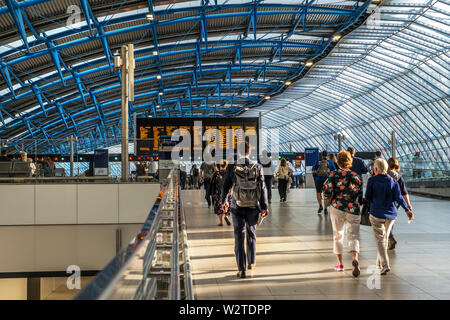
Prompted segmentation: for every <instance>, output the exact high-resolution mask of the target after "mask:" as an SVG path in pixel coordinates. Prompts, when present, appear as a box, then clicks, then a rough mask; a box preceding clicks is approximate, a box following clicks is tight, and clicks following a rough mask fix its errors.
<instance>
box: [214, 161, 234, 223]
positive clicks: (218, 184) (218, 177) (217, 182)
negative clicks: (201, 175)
mask: <svg viewBox="0 0 450 320" xmlns="http://www.w3.org/2000/svg"><path fill="white" fill-rule="evenodd" d="M227 165H228V163H227V161H226V160H222V162H221V163H220V169H219V168H218V167H214V174H213V176H212V178H211V184H210V188H211V190H210V194H211V196H212V202H213V205H214V213H215V214H216V215H217V216H218V217H219V224H218V226H223V222H224V221H226V223H227V225H231V222H230V220H229V219H228V217H229V216H230V211H229V210H228V211H226V212H225V211H223V210H222V201H221V198H220V197H221V195H222V188H223V180H224V176H225V172H226V168H227Z"/></svg>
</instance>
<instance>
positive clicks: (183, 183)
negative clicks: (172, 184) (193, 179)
mask: <svg viewBox="0 0 450 320" xmlns="http://www.w3.org/2000/svg"><path fill="white" fill-rule="evenodd" d="M186 180H187V174H186V166H182V167H181V169H180V186H181V190H184V189H186Z"/></svg>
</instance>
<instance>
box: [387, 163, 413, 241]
mask: <svg viewBox="0 0 450 320" xmlns="http://www.w3.org/2000/svg"><path fill="white" fill-rule="evenodd" d="M387 163H388V167H389V169H388V172H387V174H388V175H389V176H390V177H391V178H392V179H394V180H395V181H397V183H398V186H399V187H400V194H401V195H402V197H403V199H404V200H405V202H406V205H407V206H408V209H409V211H412V206H411V202H410V201H409V194H408V190H407V189H406V185H405V180H404V179H403V177H402V175H401V174H400V173H399V171H400V165H399V164H398V159H397V158H389V159H388V161H387ZM397 209H398V206H397ZM392 229H393V228H391V232H390V233H389V241H388V250H394V249H395V245H396V244H397V240H395V237H394V234H393V233H392Z"/></svg>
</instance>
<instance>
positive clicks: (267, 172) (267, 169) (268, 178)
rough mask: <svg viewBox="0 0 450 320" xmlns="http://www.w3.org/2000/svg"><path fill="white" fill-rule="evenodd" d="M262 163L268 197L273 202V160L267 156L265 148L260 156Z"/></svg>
mask: <svg viewBox="0 0 450 320" xmlns="http://www.w3.org/2000/svg"><path fill="white" fill-rule="evenodd" d="M259 161H260V164H261V165H262V167H263V172H264V182H265V184H266V189H267V199H268V201H269V203H272V178H273V165H272V160H271V159H270V158H269V157H268V156H267V151H266V150H263V152H262V156H261V158H260V160H259Z"/></svg>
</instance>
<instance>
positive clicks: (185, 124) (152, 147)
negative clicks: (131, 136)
mask: <svg viewBox="0 0 450 320" xmlns="http://www.w3.org/2000/svg"><path fill="white" fill-rule="evenodd" d="M200 122H201V126H200V125H196V123H197V124H200ZM136 129H137V130H136V131H137V133H136V135H137V137H136V138H137V142H136V144H137V146H136V152H137V154H138V155H150V154H155V153H157V152H158V151H159V150H158V148H159V140H160V137H161V136H165V135H173V133H174V131H175V130H176V129H185V130H187V131H189V133H190V136H191V150H192V152H194V151H195V150H200V149H201V151H203V149H204V148H205V147H206V145H207V144H208V143H211V142H213V141H214V138H212V140H209V141H210V142H208V141H203V139H202V137H203V135H204V134H205V132H207V130H208V129H218V131H219V132H220V133H221V138H222V142H219V145H220V147H221V148H222V149H224V150H227V149H231V148H232V149H233V150H234V151H236V148H237V145H238V144H239V143H240V142H241V141H244V140H243V139H244V135H243V133H244V132H245V135H246V136H254V138H255V141H256V145H255V146H254V145H253V144H252V145H251V148H252V149H256V150H253V151H256V153H258V151H259V150H258V145H259V127H258V118H244V117H243V118H188V119H186V118H137V119H136ZM227 129H234V131H233V132H234V133H235V134H234V137H232V136H230V134H229V133H230V130H228V131H227ZM238 129H240V130H238ZM231 143H233V146H231Z"/></svg>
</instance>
